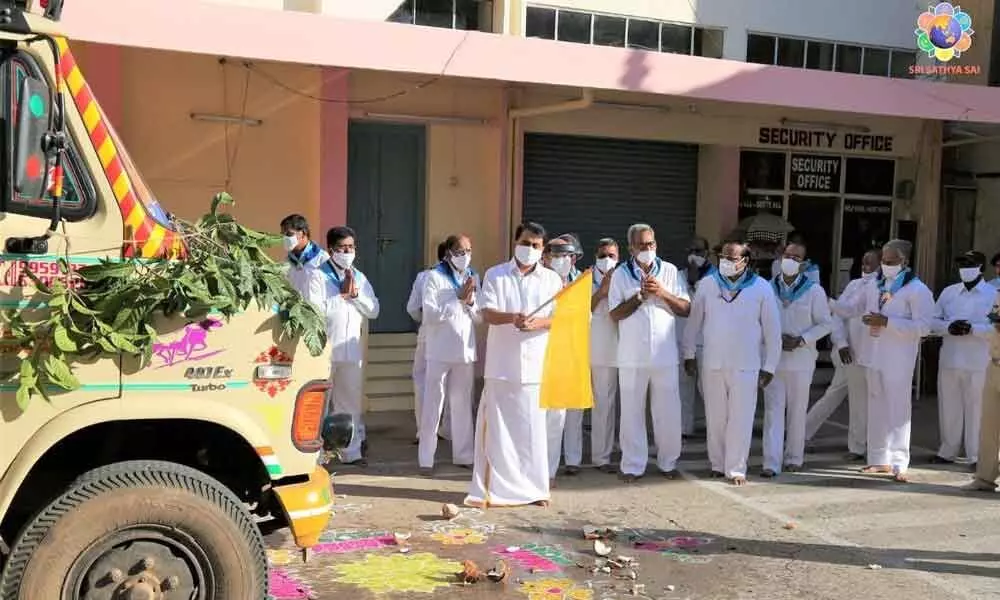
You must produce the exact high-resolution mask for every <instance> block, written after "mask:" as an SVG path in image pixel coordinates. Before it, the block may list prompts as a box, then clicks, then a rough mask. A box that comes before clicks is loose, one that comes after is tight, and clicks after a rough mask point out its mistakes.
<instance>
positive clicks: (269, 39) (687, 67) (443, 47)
mask: <svg viewBox="0 0 1000 600" xmlns="http://www.w3.org/2000/svg"><path fill="white" fill-rule="evenodd" d="M63 26H64V28H65V31H66V34H67V35H68V36H69V37H70V38H71V39H78V40H84V41H88V42H98V43H104V44H115V45H122V46H135V47H140V48H151V49H158V50H172V51H180V52H193V53H200V54H209V55H215V56H234V57H243V58H247V59H251V60H266V61H277V62H290V63H300V64H311V65H317V66H328V67H339V68H347V69H368V70H376V71H390V72H398V73H411V74H424V75H435V76H438V75H439V76H446V77H461V78H475V79H487V80H496V81H504V82H512V83H519V84H537V85H555V86H572V87H579V88H584V89H594V90H613V91H621V92H642V93H646V94H665V95H670V96H678V97H683V98H690V99H692V100H709V101H720V102H739V103H751V104H760V105H768V106H780V107H787V108H799V109H812V110H824V111H833V112H846V113H856V114H866V115H880V116H891V117H904V118H915V119H934V120H941V121H964V122H974V123H1000V89H997V88H989V87H986V86H974V85H962V84H954V83H938V82H932V81H912V80H901V79H889V78H884V77H870V76H861V75H847V74H841V73H829V72H822V71H811V70H806V69H792V68H785V67H775V66H764V65H756V64H749V63H743V62H736V61H730V60H717V59H708V58H701V57H696V56H684V55H676V54H661V53H657V52H646V51H641V50H629V49H623V48H606V47H598V46H587V45H582V44H571V43H564V42H552V41H547V40H537V39H526V38H522V37H518V36H508V35H497V34H489V33H481V32H466V31H453V30H449V29H437V28H430V27H417V26H412V25H400V24H395V23H382V22H372V21H351V20H345V19H338V18H334V17H329V16H323V15H315V14H310V13H300V12H292V11H279V10H267V9H254V8H246V7H240V6H236V5H231V4H221V3H219V4H215V3H212V2H203V1H198V0H118V1H116V2H107V1H104V2H94V1H87V0H76V1H74V2H71V3H67V5H66V8H65V11H64V14H63Z"/></svg>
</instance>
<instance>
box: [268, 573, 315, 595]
mask: <svg viewBox="0 0 1000 600" xmlns="http://www.w3.org/2000/svg"><path fill="white" fill-rule="evenodd" d="M270 580H271V582H270V585H268V589H267V595H268V598H269V600H308V599H309V598H313V597H314V596H315V594H314V593H313V590H312V588H310V587H309V586H308V585H306V584H305V583H303V582H301V581H299V580H298V579H295V578H294V577H292V576H291V575H290V574H289V573H288V571H285V570H284V569H271V574H270Z"/></svg>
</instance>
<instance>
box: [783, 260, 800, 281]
mask: <svg viewBox="0 0 1000 600" xmlns="http://www.w3.org/2000/svg"><path fill="white" fill-rule="evenodd" d="M801 267H802V265H801V264H800V263H799V261H797V260H793V259H791V258H783V259H781V274H782V275H784V276H785V277H794V276H796V275H798V274H799V269H800V268H801Z"/></svg>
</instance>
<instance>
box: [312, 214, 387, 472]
mask: <svg viewBox="0 0 1000 600" xmlns="http://www.w3.org/2000/svg"><path fill="white" fill-rule="evenodd" d="M326 243H327V247H328V248H329V249H330V258H331V260H330V262H329V263H327V268H326V273H327V275H328V278H327V281H326V287H325V295H326V298H325V302H324V304H325V306H326V323H327V328H326V335H327V340H328V342H329V344H330V361H331V364H330V381H331V386H330V400H331V402H332V404H333V407H332V411H331V414H333V413H347V414H350V415H351V416H352V417H354V422H355V424H356V425H355V427H356V431H357V435H355V437H354V440H353V441H352V442H351V445H350V446H348V447H347V448H345V449H344V450H343V451H342V452H341V460H342V461H343V462H345V463H347V464H364V458H363V457H362V456H361V444H362V443H363V442H364V441H365V440H366V435H365V424H364V420H363V412H364V411H363V408H364V407H363V404H364V403H363V396H362V394H363V384H364V381H363V376H362V372H363V371H362V368H361V367H362V360H363V358H364V347H363V346H362V343H361V330H362V325H363V324H364V321H365V319H375V318H378V313H379V304H378V298H377V297H376V296H375V291H374V290H373V289H372V286H371V284H370V283H369V282H368V278H367V277H365V275H364V273H362V272H361V271H360V270H358V269H356V268H354V257H355V247H356V245H355V234H354V230H353V229H351V228H350V227H334V228H333V229H331V230H330V231H328V232H327V234H326Z"/></svg>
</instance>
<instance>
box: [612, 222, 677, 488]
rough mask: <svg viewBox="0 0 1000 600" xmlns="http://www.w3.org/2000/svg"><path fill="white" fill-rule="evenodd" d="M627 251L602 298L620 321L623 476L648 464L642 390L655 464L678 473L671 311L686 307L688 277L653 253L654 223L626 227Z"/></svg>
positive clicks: (636, 474) (633, 475)
mask: <svg viewBox="0 0 1000 600" xmlns="http://www.w3.org/2000/svg"><path fill="white" fill-rule="evenodd" d="M628 240H629V251H630V252H631V254H632V257H631V258H630V259H629V260H628V262H626V263H625V264H623V265H622V266H621V268H620V269H615V272H614V274H613V275H612V276H611V291H610V292H609V293H608V306H610V307H611V318H612V319H613V320H614V321H615V322H617V323H618V385H619V386H620V388H621V397H622V408H621V446H622V462H621V467H620V468H621V478H622V480H623V481H624V482H625V483H632V482H634V481H635V480H636V479H639V478H640V477H642V476H643V475H644V474H645V472H646V463H647V462H648V461H649V446H648V443H647V438H646V397H647V396H646V393H647V391H648V392H649V405H650V412H651V413H652V416H653V439H654V440H655V442H656V454H657V457H656V465H657V467H659V469H660V472H661V473H662V474H663V475H664V476H666V477H668V478H671V479H673V478H675V477H676V476H677V459H679V458H680V455H681V397H680V389H679V387H678V380H677V376H678V374H679V373H678V368H677V365H678V364H679V362H680V361H679V357H678V352H677V337H676V335H677V332H676V319H675V317H677V316H681V317H683V316H687V314H688V312H689V311H690V309H691V303H690V301H689V298H688V291H687V283H686V281H685V279H684V277H682V276H681V274H680V273H679V272H678V270H677V267H675V266H674V265H672V264H670V263H668V262H666V261H663V260H661V259H660V258H658V257H657V256H656V237H655V234H654V233H653V228H652V227H650V226H649V225H645V224H636V225H633V226H632V227H630V228H629V230H628Z"/></svg>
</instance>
